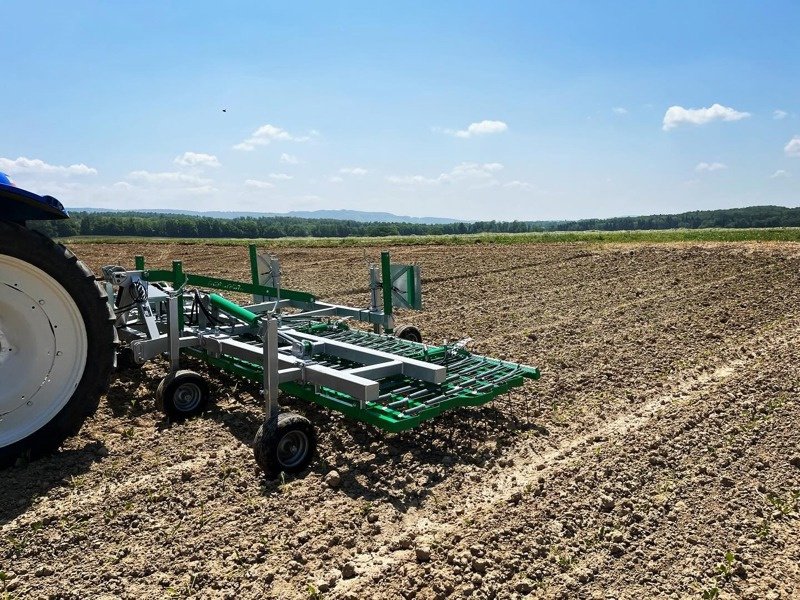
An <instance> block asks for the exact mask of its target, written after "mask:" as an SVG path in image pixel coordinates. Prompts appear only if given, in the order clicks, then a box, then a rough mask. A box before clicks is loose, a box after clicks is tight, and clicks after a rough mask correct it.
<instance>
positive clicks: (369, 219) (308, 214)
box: [67, 207, 460, 225]
mask: <svg viewBox="0 0 800 600" xmlns="http://www.w3.org/2000/svg"><path fill="white" fill-rule="evenodd" d="M67 210H69V211H70V212H85V213H121V212H124V213H131V212H134V213H148V214H162V215H187V216H191V217H212V218H214V219H240V218H242V217H252V218H255V219H258V218H261V217H295V218H297V219H333V220H336V221H356V222H357V223H419V224H422V225H444V224H447V223H459V222H460V221H459V220H458V219H448V218H445V217H409V216H406V215H395V214H392V213H388V212H366V211H361V210H345V209H339V210H293V211H290V212H286V213H264V212H241V211H239V212H237V211H205V212H202V211H196V210H180V209H173V208H145V209H139V210H129V209H119V208H86V207H67Z"/></svg>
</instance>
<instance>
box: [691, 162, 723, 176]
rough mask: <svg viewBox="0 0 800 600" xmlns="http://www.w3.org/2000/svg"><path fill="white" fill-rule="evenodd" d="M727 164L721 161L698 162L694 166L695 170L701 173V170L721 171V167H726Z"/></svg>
mask: <svg viewBox="0 0 800 600" xmlns="http://www.w3.org/2000/svg"><path fill="white" fill-rule="evenodd" d="M727 168H728V165H726V164H724V163H721V162H713V163H707V162H701V163H698V164H697V166H696V167H695V168H694V170H695V171H697V172H698V173H701V172H703V171H722V170H723V169H727Z"/></svg>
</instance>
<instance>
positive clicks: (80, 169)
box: [0, 156, 97, 175]
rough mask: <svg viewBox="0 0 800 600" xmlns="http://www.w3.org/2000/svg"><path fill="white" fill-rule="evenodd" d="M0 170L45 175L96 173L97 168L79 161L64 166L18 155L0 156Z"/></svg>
mask: <svg viewBox="0 0 800 600" xmlns="http://www.w3.org/2000/svg"><path fill="white" fill-rule="evenodd" d="M0 171H3V172H6V173H12V174H13V173H23V174H45V175H97V169H94V168H92V167H87V166H86V165H85V164H83V163H80V164H76V165H69V166H68V167H64V166H61V165H51V164H48V163H46V162H44V161H43V160H40V159H38V158H25V157H24V156H20V157H19V158H16V159H14V160H12V159H10V158H0Z"/></svg>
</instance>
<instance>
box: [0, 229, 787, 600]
mask: <svg viewBox="0 0 800 600" xmlns="http://www.w3.org/2000/svg"><path fill="white" fill-rule="evenodd" d="M73 250H74V251H75V253H76V254H77V255H78V256H79V257H81V258H82V259H83V260H84V261H85V262H86V263H87V264H89V265H90V266H91V267H92V268H94V269H95V271H96V272H97V271H98V270H99V267H100V266H101V265H104V264H121V265H123V266H127V267H129V268H132V266H133V264H132V255H133V254H139V253H143V254H145V256H146V257H147V260H148V264H150V265H152V266H157V265H168V264H169V263H170V261H171V260H173V259H181V260H183V261H184V269H185V270H187V271H189V272H198V273H205V274H211V275H222V276H226V277H236V278H242V279H245V280H246V279H247V278H248V272H249V271H248V265H247V252H246V249H245V248H242V247H215V246H211V245H197V246H188V245H155V244H153V245H144V246H134V245H131V244H119V245H115V244H78V245H75V246H74V247H73ZM379 250H380V249H379V248H367V249H366V255H367V257H368V258H371V259H373V260H375V259H377V257H378V253H379ZM279 255H280V258H281V261H282V267H283V272H284V285H285V286H286V287H288V288H293V289H301V290H308V291H313V292H314V293H315V294H317V295H318V296H319V297H321V298H323V299H326V300H334V301H337V302H341V303H347V304H351V305H357V306H365V305H366V304H367V303H368V297H367V287H366V283H367V270H366V263H365V249H364V248H357V249H356V248H353V249H336V248H285V249H281V250H279ZM393 258H394V259H395V260H397V261H399V262H407V261H414V262H417V263H419V264H421V265H422V272H423V288H424V303H425V306H426V310H425V311H424V312H422V313H400V315H399V319H398V320H399V322H400V323H414V324H415V325H417V326H418V327H419V328H420V329H421V330H422V332H423V335H424V336H425V338H426V340H428V341H431V342H441V341H442V340H444V339H448V340H450V341H453V340H458V339H462V338H465V337H472V338H474V341H473V342H472V344H471V345H470V348H471V349H472V350H473V351H475V352H478V353H482V354H488V355H492V356H496V357H499V358H505V359H508V360H513V361H516V362H523V363H527V364H532V365H536V366H539V367H540V368H541V370H542V379H541V380H540V381H538V382H531V383H528V384H526V385H525V387H523V388H518V389H517V390H516V391H515V392H513V393H511V394H508V395H507V396H505V397H502V398H500V399H498V400H496V401H495V402H493V403H491V404H489V405H487V406H484V407H481V408H470V409H460V410H458V411H455V412H452V413H449V414H447V415H445V416H443V417H441V418H439V419H438V420H436V421H435V422H434V423H430V424H426V425H424V426H422V427H421V428H419V429H418V430H415V431H412V432H406V433H404V434H398V435H389V434H385V433H383V432H381V431H379V430H376V429H374V428H372V427H370V426H367V425H362V424H358V423H352V422H348V421H346V420H344V419H343V418H341V417H340V416H339V415H338V414H335V413H331V412H328V411H326V410H324V409H321V408H316V407H313V406H308V405H306V404H303V403H300V402H299V401H296V400H293V399H290V398H287V399H285V402H286V403H287V404H288V405H292V406H293V407H294V408H295V409H296V410H298V411H300V412H303V413H304V414H306V415H307V416H308V417H309V418H310V419H311V420H312V422H313V423H314V424H315V425H316V426H317V428H318V432H319V443H320V451H319V456H318V458H317V459H316V460H315V462H314V463H313V465H312V467H311V469H310V470H309V471H308V472H307V473H306V474H304V475H303V476H301V477H297V478H293V479H286V480H283V481H280V480H279V481H269V480H266V479H265V478H264V477H263V476H262V475H261V473H260V472H259V470H258V469H257V468H256V466H255V462H254V460H253V457H252V451H251V449H250V447H249V443H250V441H251V440H252V438H253V436H254V434H255V432H256V430H257V428H258V426H259V425H260V423H261V409H260V405H259V400H258V399H257V398H256V397H255V396H254V394H257V393H258V390H257V389H254V386H252V385H249V384H245V383H243V382H241V381H238V380H236V379H234V378H232V377H229V376H226V375H224V374H220V373H218V372H211V373H209V377H210V381H211V387H212V391H213V392H214V394H215V396H216V402H215V403H214V406H213V408H212V410H210V411H209V413H208V414H206V415H204V416H202V417H200V418H196V419H192V420H190V421H188V422H185V423H182V424H169V423H167V422H166V421H165V419H164V418H163V417H162V415H161V414H160V413H159V412H158V411H157V410H156V409H155V406H154V391H155V389H156V386H157V385H158V382H159V380H160V379H161V377H163V376H164V375H165V373H166V368H167V363H166V361H154V362H152V363H150V364H147V365H145V366H144V367H143V368H142V369H140V370H136V371H126V372H122V373H119V374H118V375H116V376H115V379H114V380H113V382H112V385H111V387H110V389H109V391H108V394H107V397H106V398H105V399H104V400H103V401H102V402H101V405H100V409H99V410H98V412H97V414H96V415H95V417H94V418H92V419H90V420H89V421H87V423H86V424H85V425H84V427H83V429H82V430H81V432H80V434H79V435H77V436H76V437H74V438H72V439H70V440H69V441H68V442H67V443H66V444H65V446H64V447H63V449H62V450H61V451H60V452H59V453H57V454H56V455H54V456H51V457H48V458H45V459H42V460H38V461H35V462H33V463H31V464H28V465H24V466H18V467H14V468H12V469H10V470H8V471H5V472H3V473H2V474H0V524H1V525H0V526H1V529H0V571H4V572H5V574H6V575H5V578H6V581H5V582H4V583H0V590H2V586H3V585H4V586H5V589H6V591H7V592H8V594H9V595H10V596H11V597H20V598H27V597H33V598H35V597H45V598H101V597H107V598H137V599H138V598H161V597H169V596H175V597H197V598H217V597H218V598H256V597H264V598H311V597H325V598H353V599H361V598H414V597H416V598H447V597H451V596H452V597H471V598H514V597H532V598H619V599H621V598H650V597H659V598H662V597H663V598H685V597H696V598H714V597H719V598H752V599H761V598H770V599H774V598H797V597H800V520H799V519H798V510H800V405H799V404H798V392H800V344H798V340H799V339H800V245H796V244H773V243H762V244H755V243H754V244H745V243H728V244H674V245H667V244H664V245H647V244H628V245H587V244H574V245H571V244H531V245H497V246H494V245H474V246H419V247H408V246H407V247H399V248H396V249H394V250H393ZM193 366H195V365H193ZM196 368H198V370H201V371H203V372H207V371H205V369H204V368H203V367H196ZM334 470H335V471H336V472H337V473H338V475H339V478H340V482H339V483H338V484H336V482H332V481H331V479H332V478H330V477H329V475H330V472H331V471H334ZM330 483H333V485H330Z"/></svg>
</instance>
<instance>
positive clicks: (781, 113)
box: [772, 108, 789, 121]
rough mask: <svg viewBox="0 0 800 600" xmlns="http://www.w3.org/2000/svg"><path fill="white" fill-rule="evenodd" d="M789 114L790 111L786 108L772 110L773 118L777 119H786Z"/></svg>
mask: <svg viewBox="0 0 800 600" xmlns="http://www.w3.org/2000/svg"><path fill="white" fill-rule="evenodd" d="M788 116H789V113H787V112H786V111H785V110H781V109H780V108H776V109H775V110H773V111H772V118H773V119H775V120H776V121H780V120H781V119H785V118H786V117H788Z"/></svg>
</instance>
